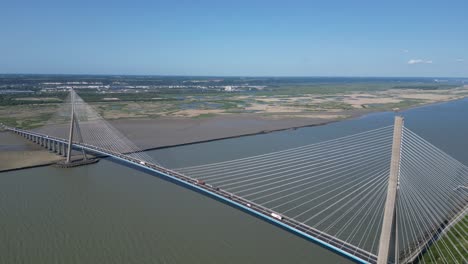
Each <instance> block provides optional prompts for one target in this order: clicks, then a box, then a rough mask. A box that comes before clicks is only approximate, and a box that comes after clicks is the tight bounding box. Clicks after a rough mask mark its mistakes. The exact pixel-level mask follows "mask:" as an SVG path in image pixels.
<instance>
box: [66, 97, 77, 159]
mask: <svg viewBox="0 0 468 264" xmlns="http://www.w3.org/2000/svg"><path fill="white" fill-rule="evenodd" d="M70 103H71V117H70V134H69V137H68V150H67V163H70V162H71V152H72V145H73V127H74V126H75V92H74V91H73V89H72V90H71V98H70Z"/></svg>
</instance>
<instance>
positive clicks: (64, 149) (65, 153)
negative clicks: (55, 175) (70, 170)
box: [61, 143, 67, 157]
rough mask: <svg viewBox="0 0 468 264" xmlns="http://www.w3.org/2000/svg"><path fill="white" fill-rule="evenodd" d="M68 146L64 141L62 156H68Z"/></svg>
mask: <svg viewBox="0 0 468 264" xmlns="http://www.w3.org/2000/svg"><path fill="white" fill-rule="evenodd" d="M66 149H67V146H66V145H65V143H62V149H61V150H62V156H64V157H66V156H67V151H66Z"/></svg>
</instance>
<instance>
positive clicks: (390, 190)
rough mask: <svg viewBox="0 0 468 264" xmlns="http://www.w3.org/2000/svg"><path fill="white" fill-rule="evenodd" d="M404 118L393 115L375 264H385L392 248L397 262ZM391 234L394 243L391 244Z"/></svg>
mask: <svg viewBox="0 0 468 264" xmlns="http://www.w3.org/2000/svg"><path fill="white" fill-rule="evenodd" d="M403 125H404V119H403V117H401V116H396V117H395V125H394V128H393V143H392V158H391V161H390V175H389V177H388V187H387V199H386V201H385V209H384V210H385V211H384V218H383V222H382V230H381V232H380V242H379V253H378V255H377V264H387V263H388V261H389V259H388V257H389V252H390V249H391V248H394V250H395V252H396V254H395V258H396V259H395V263H398V246H397V243H398V238H397V234H398V230H397V224H396V201H397V196H398V184H399V176H400V160H401V141H402V135H403ZM392 234H393V238H394V241H395V245H391V244H390V243H391V241H392Z"/></svg>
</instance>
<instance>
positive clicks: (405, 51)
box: [401, 49, 409, 53]
mask: <svg viewBox="0 0 468 264" xmlns="http://www.w3.org/2000/svg"><path fill="white" fill-rule="evenodd" d="M401 52H403V53H408V52H409V50H407V49H404V50H402V51H401Z"/></svg>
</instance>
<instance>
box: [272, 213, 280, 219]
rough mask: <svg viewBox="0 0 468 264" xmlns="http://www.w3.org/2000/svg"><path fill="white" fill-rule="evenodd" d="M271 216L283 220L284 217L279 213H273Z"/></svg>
mask: <svg viewBox="0 0 468 264" xmlns="http://www.w3.org/2000/svg"><path fill="white" fill-rule="evenodd" d="M271 216H272V217H274V218H276V219H278V220H283V217H282V216H281V215H279V214H276V213H271Z"/></svg>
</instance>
